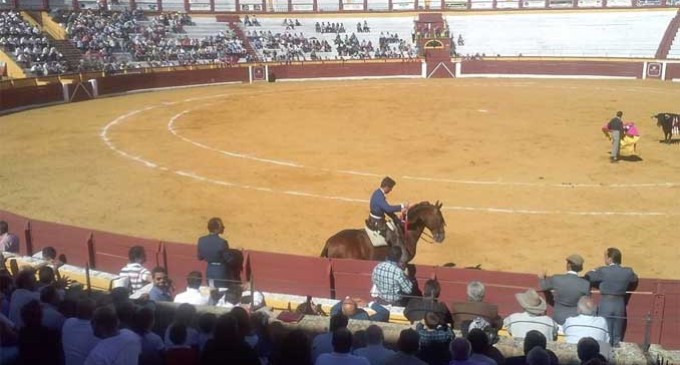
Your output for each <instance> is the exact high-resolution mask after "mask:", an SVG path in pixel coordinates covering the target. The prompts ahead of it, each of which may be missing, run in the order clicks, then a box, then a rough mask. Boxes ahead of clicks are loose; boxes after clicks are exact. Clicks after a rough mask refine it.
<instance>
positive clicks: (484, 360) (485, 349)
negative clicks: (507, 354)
mask: <svg viewBox="0 0 680 365" xmlns="http://www.w3.org/2000/svg"><path fill="white" fill-rule="evenodd" d="M465 337H466V338H467V340H468V341H469V342H470V347H471V349H472V353H471V354H470V361H473V362H476V363H479V364H482V365H497V364H503V363H505V358H504V357H503V354H502V353H501V352H500V351H499V350H498V349H497V348H495V347H493V346H491V344H490V343H489V336H488V335H487V334H486V333H484V331H482V330H481V329H479V328H473V329H472V330H470V332H468V334H467V336H465Z"/></svg>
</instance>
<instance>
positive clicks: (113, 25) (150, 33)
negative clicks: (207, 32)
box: [53, 10, 246, 72]
mask: <svg viewBox="0 0 680 365" xmlns="http://www.w3.org/2000/svg"><path fill="white" fill-rule="evenodd" d="M53 17H54V19H55V20H56V21H58V22H60V23H62V24H63V26H64V29H65V30H66V33H67V35H68V36H69V38H71V40H72V42H73V44H74V46H75V47H76V48H78V49H80V50H81V51H83V52H84V61H83V62H81V70H87V69H91V68H100V69H103V70H104V71H108V72H116V71H120V70H126V69H130V68H139V67H142V66H151V67H154V66H176V65H191V64H207V63H228V64H231V63H236V62H238V60H239V59H240V58H242V57H246V50H245V48H244V47H243V45H242V44H241V41H240V40H239V39H238V37H237V36H236V35H235V34H234V33H233V32H232V31H230V30H229V29H224V30H222V31H220V32H219V33H217V34H215V35H211V36H208V37H205V38H202V39H198V38H190V37H189V36H188V35H186V34H184V35H183V33H184V32H185V26H187V25H192V24H193V23H192V21H191V18H190V17H189V16H188V15H187V14H184V13H179V12H173V13H162V14H159V15H156V16H154V17H153V18H151V19H150V20H147V18H146V17H145V15H144V13H143V12H142V11H141V10H134V11H129V10H124V11H122V12H109V11H105V10H85V11H79V12H65V11H57V12H56V13H55V14H54V15H53ZM116 52H122V53H129V54H130V56H131V57H130V58H129V59H120V60H119V59H118V58H117V57H115V55H114V53H116Z"/></svg>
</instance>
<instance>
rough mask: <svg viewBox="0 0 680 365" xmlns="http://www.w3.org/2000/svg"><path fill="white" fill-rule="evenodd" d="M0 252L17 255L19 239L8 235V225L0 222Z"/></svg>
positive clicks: (10, 234)
mask: <svg viewBox="0 0 680 365" xmlns="http://www.w3.org/2000/svg"><path fill="white" fill-rule="evenodd" d="M0 252H13V253H19V237H17V236H16V235H14V234H12V233H9V225H8V224H7V222H5V221H0Z"/></svg>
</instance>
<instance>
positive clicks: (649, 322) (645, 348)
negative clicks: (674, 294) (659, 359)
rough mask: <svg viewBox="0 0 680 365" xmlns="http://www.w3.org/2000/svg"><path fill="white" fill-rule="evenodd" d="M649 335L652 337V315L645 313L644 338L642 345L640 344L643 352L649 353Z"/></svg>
mask: <svg viewBox="0 0 680 365" xmlns="http://www.w3.org/2000/svg"><path fill="white" fill-rule="evenodd" d="M651 335H652V314H651V313H650V312H647V315H646V316H645V338H644V343H643V344H642V351H644V352H647V351H649V346H650V342H651V340H650V338H651Z"/></svg>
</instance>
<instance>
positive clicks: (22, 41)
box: [0, 10, 69, 76]
mask: <svg viewBox="0 0 680 365" xmlns="http://www.w3.org/2000/svg"><path fill="white" fill-rule="evenodd" d="M0 47H2V48H4V49H5V50H6V51H7V52H8V53H9V54H11V55H12V56H14V59H15V60H16V61H17V63H18V64H19V65H21V66H22V67H23V68H25V69H28V70H29V71H30V72H31V73H33V74H35V75H38V76H46V75H54V74H61V73H64V72H67V71H69V66H68V63H67V62H66V61H65V60H64V56H63V55H62V54H61V53H60V52H59V51H57V49H56V48H55V47H53V46H52V45H51V44H50V42H49V41H48V40H47V37H45V35H43V34H42V32H41V31H40V29H38V28H37V27H34V26H32V25H30V24H29V23H27V22H26V21H24V19H23V18H22V17H21V14H20V13H19V12H17V11H13V10H10V11H1V12H0Z"/></svg>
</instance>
